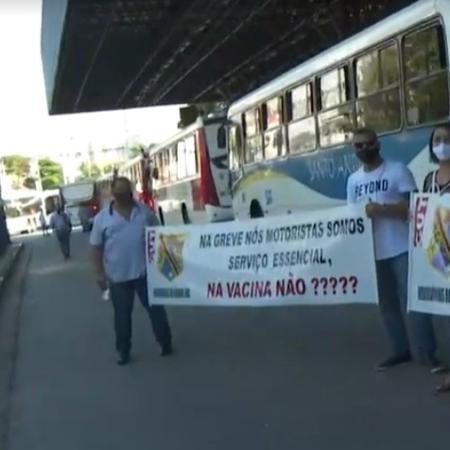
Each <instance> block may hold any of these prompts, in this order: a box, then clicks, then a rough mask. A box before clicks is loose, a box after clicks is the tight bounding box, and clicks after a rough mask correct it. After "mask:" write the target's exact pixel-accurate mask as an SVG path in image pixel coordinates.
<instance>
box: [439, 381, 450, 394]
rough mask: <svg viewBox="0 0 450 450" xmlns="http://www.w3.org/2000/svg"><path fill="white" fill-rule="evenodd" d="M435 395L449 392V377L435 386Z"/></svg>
mask: <svg viewBox="0 0 450 450" xmlns="http://www.w3.org/2000/svg"><path fill="white" fill-rule="evenodd" d="M436 392H437V393H439V394H440V393H443V392H450V377H447V378H445V379H444V381H443V382H442V383H441V384H440V385H438V386H436Z"/></svg>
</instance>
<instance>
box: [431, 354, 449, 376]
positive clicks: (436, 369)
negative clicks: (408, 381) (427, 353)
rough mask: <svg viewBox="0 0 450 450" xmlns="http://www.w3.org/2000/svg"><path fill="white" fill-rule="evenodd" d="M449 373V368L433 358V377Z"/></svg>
mask: <svg viewBox="0 0 450 450" xmlns="http://www.w3.org/2000/svg"><path fill="white" fill-rule="evenodd" d="M444 372H447V368H446V367H445V366H444V364H442V363H441V362H440V361H439V360H438V359H435V358H433V359H432V361H431V364H430V373H431V374H432V375H437V374H440V373H444Z"/></svg>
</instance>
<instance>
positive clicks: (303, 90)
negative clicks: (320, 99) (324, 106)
mask: <svg viewBox="0 0 450 450" xmlns="http://www.w3.org/2000/svg"><path fill="white" fill-rule="evenodd" d="M286 106H287V108H286V109H287V115H288V121H289V124H288V139H289V151H290V152H291V153H305V152H310V151H312V150H314V149H315V148H316V122H315V120H314V116H313V112H314V109H313V97H312V83H310V82H309V83H305V84H302V85H300V86H298V87H296V88H294V89H292V91H290V92H288V94H287V96H286Z"/></svg>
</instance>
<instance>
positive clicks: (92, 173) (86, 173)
mask: <svg viewBox="0 0 450 450" xmlns="http://www.w3.org/2000/svg"><path fill="white" fill-rule="evenodd" d="M80 173H81V176H80V177H79V178H78V179H79V180H83V179H85V178H98V177H99V176H100V175H101V174H102V171H101V170H100V167H98V165H97V164H95V163H88V162H86V161H85V162H83V163H81V165H80Z"/></svg>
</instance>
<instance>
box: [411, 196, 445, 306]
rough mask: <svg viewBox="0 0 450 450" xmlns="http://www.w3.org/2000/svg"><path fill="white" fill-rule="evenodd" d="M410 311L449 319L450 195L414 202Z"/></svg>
mask: <svg viewBox="0 0 450 450" xmlns="http://www.w3.org/2000/svg"><path fill="white" fill-rule="evenodd" d="M411 213H412V220H411V233H410V246H409V289H408V310H410V311H418V312H424V313H430V314H440V315H450V195H442V196H441V195H439V194H415V195H414V196H413V197H412V199H411Z"/></svg>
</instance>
